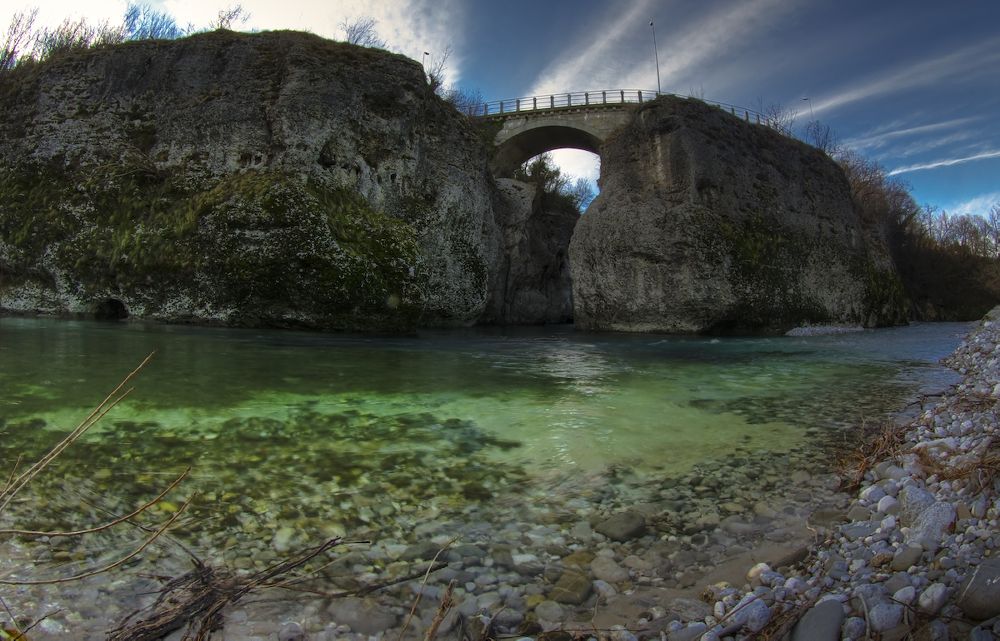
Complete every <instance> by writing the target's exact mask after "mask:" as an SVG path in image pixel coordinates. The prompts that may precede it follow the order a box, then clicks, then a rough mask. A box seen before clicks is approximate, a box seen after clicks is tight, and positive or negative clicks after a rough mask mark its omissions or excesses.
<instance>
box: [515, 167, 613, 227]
mask: <svg viewBox="0 0 1000 641" xmlns="http://www.w3.org/2000/svg"><path fill="white" fill-rule="evenodd" d="M514 179H515V180H520V181H522V182H527V183H534V184H535V185H537V186H538V188H539V189H540V190H541V192H542V198H543V199H544V200H546V201H548V203H547V204H549V205H551V204H555V205H556V206H565V207H569V208H572V209H574V210H575V211H577V212H579V213H583V210H585V209H586V208H587V206H588V205H589V204H590V202H591V201H592V200H594V196H595V194H594V189H593V187H592V185H591V182H590V181H589V180H587V179H586V178H577V179H576V181H573V180H572V179H571V178H570V177H568V176H565V175H564V174H563V173H562V170H561V169H559V167H557V166H556V164H555V161H553V160H552V155H551V154H547V153H546V154H540V155H538V156H535V157H534V158H532V159H531V160H529V161H528V162H526V163H524V164H522V165H521V166H520V167H518V168H517V169H516V170H515V171H514Z"/></svg>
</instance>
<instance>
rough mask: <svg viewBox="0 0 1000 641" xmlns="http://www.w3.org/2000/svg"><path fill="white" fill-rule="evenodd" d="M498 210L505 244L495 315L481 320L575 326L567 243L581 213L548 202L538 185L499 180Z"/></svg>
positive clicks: (559, 204)
mask: <svg viewBox="0 0 1000 641" xmlns="http://www.w3.org/2000/svg"><path fill="white" fill-rule="evenodd" d="M496 182H497V187H498V188H499V191H500V194H501V204H500V206H498V207H497V208H496V210H497V213H498V214H499V215H500V218H499V219H498V223H499V225H500V230H501V234H502V237H503V240H504V243H503V251H502V252H501V255H502V257H503V258H502V262H501V269H500V279H499V281H498V287H497V290H496V292H495V293H494V296H495V300H496V306H495V308H494V312H493V315H492V316H490V317H487V318H484V319H483V320H485V321H488V322H496V323H502V324H509V325H530V324H541V323H569V322H572V320H573V297H572V284H571V281H570V269H569V252H568V250H569V241H570V238H571V237H572V235H573V229H574V227H575V226H576V223H577V221H578V220H579V219H580V213H579V212H578V211H577V210H576V209H575V208H573V207H567V206H566V205H565V203H553V202H547V199H546V194H544V193H542V191H541V190H540V189H539V188H538V186H537V185H534V184H529V183H524V182H519V181H517V180H512V179H508V178H502V179H498V180H497V181H496Z"/></svg>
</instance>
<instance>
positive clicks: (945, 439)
mask: <svg viewBox="0 0 1000 641" xmlns="http://www.w3.org/2000/svg"><path fill="white" fill-rule="evenodd" d="M943 362H944V363H945V364H946V365H948V366H949V367H951V368H952V369H954V370H955V371H957V372H958V373H959V374H961V375H962V380H961V382H959V383H958V384H957V385H955V386H953V387H952V388H950V389H949V390H947V391H946V392H944V393H943V394H942V395H940V396H938V397H936V398H935V400H934V401H933V402H932V403H930V404H929V405H928V406H927V407H925V408H923V409H922V411H920V412H919V413H917V414H916V415H915V416H914V415H913V413H912V412H907V411H905V410H904V411H903V412H901V413H899V414H898V420H897V421H895V424H894V425H893V427H891V428H890V429H888V430H885V431H883V432H882V433H881V434H876V435H875V436H874V438H875V439H876V441H868V442H867V443H866V445H865V446H864V447H863V449H866V450H867V452H866V455H867V456H868V457H869V458H868V460H865V461H863V462H862V467H861V468H860V469H859V471H860V472H863V475H862V476H860V477H859V478H858V481H859V488H858V491H857V493H856V494H855V495H854V498H853V499H852V501H851V504H850V508H849V510H848V520H847V522H845V523H843V524H841V525H839V526H838V527H837V528H836V529H835V531H834V533H833V536H830V537H828V538H827V539H826V540H824V541H823V542H822V543H821V544H820V545H818V546H817V547H816V548H815V549H813V550H811V553H810V558H809V560H807V561H806V562H804V563H803V564H801V565H800V566H798V567H796V568H794V569H792V570H791V571H787V570H786V571H781V570H780V569H779V568H773V567H771V566H769V565H767V564H758V565H755V566H753V567H752V568H750V569H749V571H748V572H747V574H746V577H745V578H746V583H744V584H743V586H742V587H741V589H737V588H734V587H731V586H729V587H725V586H713V587H710V588H709V590H708V592H707V596H710V597H711V599H710V600H711V601H713V602H714V604H713V608H712V609H713V612H712V614H711V615H709V616H706V617H704V618H700V619H691V620H689V621H687V622H686V624H684V623H681V622H680V621H678V622H674V623H671V624H670V626H669V628H668V629H669V634H668V635H667V639H668V640H669V641H690V640H694V639H701V641H716V640H717V639H721V638H723V637H726V638H730V637H731V638H733V639H745V638H751V637H752V636H753V635H755V634H756V633H758V632H761V631H762V630H765V629H766V630H768V631H769V632H777V633H778V634H779V636H778V637H777V638H785V635H787V636H788V637H789V638H791V639H792V641H810V640H813V639H815V640H825V639H830V640H835V639H851V640H857V639H863V638H872V637H871V635H875V636H876V638H880V639H904V638H911V637H910V636H909V635H913V634H916V635H918V636H917V638H919V639H928V640H935V639H949V638H951V639H960V638H961V639H965V638H968V639H972V640H973V641H979V640H984V641H985V640H988V639H996V638H1000V529H998V523H1000V492H998V489H1000V447H998V445H1000V428H998V427H997V412H998V410H1000V308H996V309H994V310H993V311H991V312H990V313H989V314H987V315H986V317H985V318H984V319H983V320H982V321H981V322H980V324H979V325H978V326H977V327H975V328H974V329H973V330H972V331H971V332H970V333H969V334H968V335H967V336H966V337H965V339H963V341H962V343H961V345H960V346H959V347H958V348H957V349H956V350H955V351H954V352H953V353H952V354H951V355H950V356H948V357H946V358H945V359H944V361H943ZM879 441H881V442H879ZM782 617H784V620H783V621H782V620H781V619H782Z"/></svg>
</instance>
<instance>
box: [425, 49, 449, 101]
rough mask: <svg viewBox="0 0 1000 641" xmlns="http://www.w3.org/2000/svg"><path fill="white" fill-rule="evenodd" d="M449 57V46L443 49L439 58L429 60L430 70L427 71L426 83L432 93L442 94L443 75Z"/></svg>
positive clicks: (446, 68)
mask: <svg viewBox="0 0 1000 641" xmlns="http://www.w3.org/2000/svg"><path fill="white" fill-rule="evenodd" d="M450 57H451V45H448V46H447V47H445V48H444V51H442V52H441V55H440V56H437V57H435V58H432V59H431V66H430V69H428V70H427V82H428V83H429V84H430V86H431V90H433V91H434V93H436V94H438V95H441V94H442V93H443V92H444V90H445V89H444V74H445V72H446V71H447V70H448V58H450Z"/></svg>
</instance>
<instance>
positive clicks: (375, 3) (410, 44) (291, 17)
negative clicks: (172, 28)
mask: <svg viewBox="0 0 1000 641" xmlns="http://www.w3.org/2000/svg"><path fill="white" fill-rule="evenodd" d="M232 4H233V2H231V1H230V0H215V1H214V2H205V1H204V0H164V5H165V7H166V9H167V11H168V12H169V13H170V14H171V15H172V16H174V17H175V18H176V19H177V22H178V23H180V24H186V23H188V22H190V23H193V24H194V25H195V26H203V25H205V24H208V23H209V22H211V21H212V20H213V19H214V18H215V17H216V15H217V14H218V12H219V10H220V9H223V8H226V7H229V6H232ZM240 4H242V6H243V7H244V9H246V10H247V11H248V12H249V13H250V20H249V21H248V22H247V24H246V25H244V27H243V28H247V29H259V30H268V29H295V30H303V31H311V32H313V33H315V34H317V35H320V36H324V37H326V38H340V37H343V34H342V32H341V29H340V24H341V23H342V22H345V21H350V20H353V19H355V18H358V17H371V18H374V19H375V20H376V21H377V25H376V30H377V31H378V34H379V36H380V37H381V38H382V39H383V40H385V41H386V43H387V45H388V47H389V49H390V50H392V51H395V52H397V53H402V54H403V55H405V56H409V57H410V58H413V59H414V60H421V58H422V57H423V55H422V54H423V52H424V51H427V52H430V54H431V55H430V56H428V60H427V63H428V66H431V64H432V61H433V60H434V59H435V56H440V55H442V54H443V53H444V51H445V49H446V48H447V47H448V46H449V45H450V46H451V47H452V49H453V50H455V51H457V50H459V49H460V48H461V46H462V42H461V41H459V40H457V39H456V37H455V34H462V33H464V30H463V29H462V28H461V22H462V20H464V9H463V6H462V4H461V3H460V2H458V0H436V1H432V0H340V1H339V2H337V3H329V2H326V1H325V0H285V1H284V2H281V3H276V2H274V1H273V0H242V1H241V2H240ZM460 76H461V60H460V58H459V57H458V55H457V54H455V53H453V54H452V55H451V57H450V58H449V59H448V66H447V69H446V73H445V81H446V84H453V83H455V82H457V81H458V79H459V77H460Z"/></svg>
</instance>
